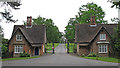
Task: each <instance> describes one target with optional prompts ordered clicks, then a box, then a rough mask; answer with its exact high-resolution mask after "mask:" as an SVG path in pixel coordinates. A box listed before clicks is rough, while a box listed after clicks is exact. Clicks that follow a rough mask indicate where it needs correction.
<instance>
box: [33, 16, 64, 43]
mask: <svg viewBox="0 0 120 68" xmlns="http://www.w3.org/2000/svg"><path fill="white" fill-rule="evenodd" d="M41 24H44V25H46V36H47V42H52V43H54V42H60V39H61V37H62V34H61V32H60V31H59V29H58V27H57V26H55V25H54V23H53V20H52V19H46V18H43V17H41V16H39V17H38V18H36V19H35V18H33V25H41Z"/></svg>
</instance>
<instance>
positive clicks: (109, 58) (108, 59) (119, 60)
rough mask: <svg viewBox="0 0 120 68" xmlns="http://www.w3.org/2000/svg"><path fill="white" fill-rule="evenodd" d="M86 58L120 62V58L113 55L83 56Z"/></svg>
mask: <svg viewBox="0 0 120 68" xmlns="http://www.w3.org/2000/svg"><path fill="white" fill-rule="evenodd" d="M83 58H86V59H93V60H96V59H97V60H100V61H106V62H115V63H120V59H117V58H112V57H83Z"/></svg>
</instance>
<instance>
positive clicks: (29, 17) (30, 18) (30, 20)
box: [27, 16, 32, 26]
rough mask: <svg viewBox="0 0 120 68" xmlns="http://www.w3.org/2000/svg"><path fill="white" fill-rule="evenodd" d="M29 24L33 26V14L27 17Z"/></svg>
mask: <svg viewBox="0 0 120 68" xmlns="http://www.w3.org/2000/svg"><path fill="white" fill-rule="evenodd" d="M27 26H32V17H31V16H28V17H27Z"/></svg>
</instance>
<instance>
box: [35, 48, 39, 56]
mask: <svg viewBox="0 0 120 68" xmlns="http://www.w3.org/2000/svg"><path fill="white" fill-rule="evenodd" d="M35 55H39V48H38V47H35Z"/></svg>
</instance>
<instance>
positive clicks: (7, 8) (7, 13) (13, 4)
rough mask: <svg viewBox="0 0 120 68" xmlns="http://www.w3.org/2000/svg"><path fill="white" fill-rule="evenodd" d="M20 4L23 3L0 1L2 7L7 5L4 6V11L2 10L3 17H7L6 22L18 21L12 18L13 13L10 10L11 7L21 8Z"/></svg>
mask: <svg viewBox="0 0 120 68" xmlns="http://www.w3.org/2000/svg"><path fill="white" fill-rule="evenodd" d="M20 5H21V4H20V2H0V7H5V8H3V9H4V11H3V12H0V14H1V15H2V16H3V18H5V19H6V22H8V23H9V22H14V23H15V22H16V21H17V20H14V19H12V17H13V15H11V14H10V12H11V9H10V7H11V8H12V9H15V10H17V9H20V8H18V7H19V6H20Z"/></svg>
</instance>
